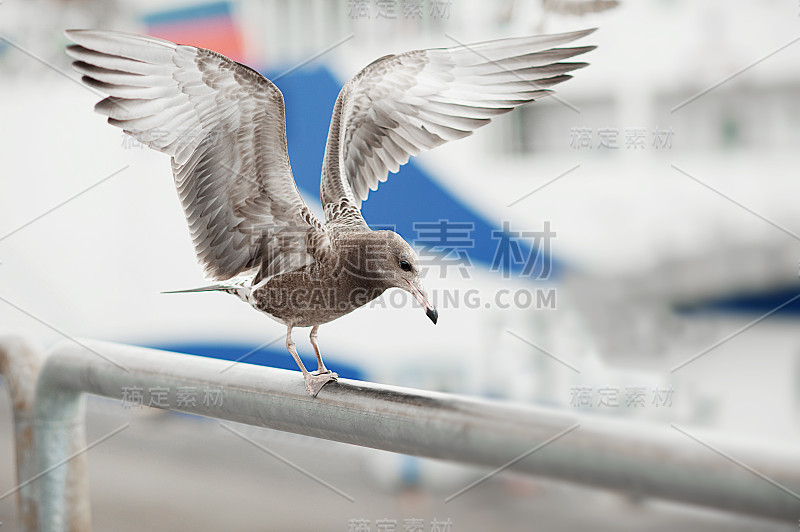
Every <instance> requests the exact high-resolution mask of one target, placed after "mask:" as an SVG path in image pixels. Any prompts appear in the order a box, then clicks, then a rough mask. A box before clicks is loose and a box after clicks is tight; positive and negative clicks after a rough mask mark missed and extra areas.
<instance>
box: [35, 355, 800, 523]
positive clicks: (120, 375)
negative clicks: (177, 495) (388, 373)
mask: <svg viewBox="0 0 800 532" xmlns="http://www.w3.org/2000/svg"><path fill="white" fill-rule="evenodd" d="M99 355H100V356H99ZM109 361H111V362H109ZM112 362H113V363H112ZM205 386H209V387H216V388H220V389H221V390H222V391H223V398H222V400H221V401H219V403H216V402H215V403H214V404H212V403H211V402H208V403H207V402H205V401H203V402H201V401H196V402H194V404H192V403H189V402H184V403H182V404H178V403H179V401H178V399H177V395H176V393H175V391H176V390H177V389H178V388H179V387H194V388H196V389H200V388H201V387H205ZM154 388H158V389H161V390H163V389H167V390H170V391H171V393H169V394H168V397H167V398H166V400H167V401H168V404H167V406H168V408H170V409H172V410H178V411H183V412H188V413H192V414H198V415H201V416H208V417H214V418H219V419H225V420H229V421H235V422H241V423H247V424H250V425H255V426H261V427H269V428H272V429H277V430H282V431H287V432H293V433H297V434H304V435H307V436H313V437H317V438H325V439H329V440H335V441H340V442H345V443H351V444H355V445H362V446H366V447H373V448H377V449H384V450H388V451H394V452H399V453H407V454H412V455H417V456H424V457H431V458H439V459H446V460H454V461H458V462H462V463H467V464H476V465H482V466H489V467H494V468H498V467H501V466H502V467H507V468H508V469H513V470H517V471H523V472H527V473H532V474H536V475H544V476H548V477H552V478H557V479H563V480H568V481H574V482H578V483H581V484H585V485H591V486H597V487H602V488H609V489H614V490H621V491H626V492H632V493H636V494H639V495H643V496H652V497H662V498H666V499H671V500H676V501H684V502H688V503H693V504H699V505H704V506H708V507H713V508H721V509H726V510H733V511H738V512H743V513H749V514H753V515H759V516H766V517H771V518H777V519H786V520H792V521H796V520H797V518H798V516H800V499H798V498H797V497H796V495H795V494H796V493H798V492H800V454H798V451H797V450H796V449H794V448H791V449H784V448H780V447H778V446H775V445H751V444H743V443H736V442H734V441H732V440H731V439H729V438H728V439H721V438H719V437H716V438H715V437H711V436H707V435H703V436H702V439H700V436H696V437H697V440H695V439H693V438H690V437H687V435H686V434H681V433H680V432H678V431H676V430H673V429H671V428H669V427H665V426H660V425H652V424H644V423H633V422H622V421H619V422H617V421H613V422H612V421H609V420H607V419H601V418H591V417H585V418H579V417H578V416H576V415H573V414H571V413H564V412H560V411H548V410H544V409H540V408H533V407H528V406H519V405H510V404H507V403H499V402H491V401H486V400H481V399H473V398H468V397H461V396H455V395H449V394H443V393H434V392H423V391H419V390H411V389H404V388H398V387H393V386H384V385H378V384H372V383H366V382H357V381H350V380H346V379H340V380H339V382H336V383H331V384H329V385H327V386H326V387H325V388H324V389H323V390H322V391H321V392H320V394H319V395H318V396H317V397H316V398H312V397H309V396H308V394H307V393H306V391H305V387H304V385H303V379H302V378H301V377H300V375H299V374H298V373H297V372H292V371H285V370H279V369H274V368H267V367H261V366H253V365H249V364H235V365H233V366H231V362H229V361H224V360H217V359H210V358H203V357H196V356H191V355H184V354H177V353H170V352H165V351H156V350H151V349H144V348H139V347H132V346H125V345H119V344H111V343H105V342H98V341H90V340H86V341H82V345H79V344H77V343H75V342H64V343H61V344H58V345H57V346H56V347H55V348H54V349H53V350H52V351H51V352H50V354H49V357H48V358H47V360H46V362H45V365H44V367H43V368H42V371H41V374H40V377H39V384H38V387H37V395H36V446H37V447H36V449H37V458H38V471H40V472H41V473H39V475H40V478H39V479H38V480H37V483H38V484H39V492H38V493H39V519H40V526H41V529H42V530H46V531H50V530H65V529H70V528H72V529H73V530H84V529H88V526H89V522H88V486H87V483H86V482H85V467H86V463H85V461H83V459H84V457H85V453H81V452H80V451H81V450H82V449H84V448H85V431H84V419H83V418H84V408H83V399H82V398H83V396H84V394H87V393H88V394H94V395H99V396H103V397H109V398H115V399H118V400H120V401H122V400H123V399H124V395H125V393H126V390H131V389H140V390H141V391H142V394H143V397H142V399H143V403H144V404H145V405H147V404H149V402H150V399H151V397H150V390H152V389H154ZM159 400H164V398H163V397H161V398H159ZM694 432H695V431H692V433H693V434H694ZM701 442H702V445H701ZM711 449H719V450H720V451H722V452H724V453H729V455H730V456H731V457H735V458H736V460H730V459H725V458H723V457H722V456H720V455H718V454H717V453H715V452H712V450H711ZM73 456H74V458H72V459H70V457H73ZM737 461H738V462H739V463H736V462H737ZM59 464H64V466H63V467H60V466H59ZM44 472H46V473H44ZM765 479H766V480H765ZM84 512H85V514H84ZM80 527H84V528H80Z"/></svg>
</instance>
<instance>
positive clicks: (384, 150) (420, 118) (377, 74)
mask: <svg viewBox="0 0 800 532" xmlns="http://www.w3.org/2000/svg"><path fill="white" fill-rule="evenodd" d="M592 31H594V30H586V31H577V32H571V33H563V34H558V35H538V36H534V37H519V38H514V39H502V40H497V41H488V42H484V43H478V44H471V45H462V46H456V47H452V48H440V49H432V50H415V51H411V52H406V53H404V54H400V55H389V56H386V57H383V58H381V59H379V60H377V61H375V62H373V63H372V64H370V65H369V66H367V67H366V68H365V69H364V70H362V71H361V72H359V73H358V74H357V75H356V76H355V77H353V79H351V80H350V81H349V82H348V83H347V84H346V85H345V86H344V88H342V91H341V93H340V94H339V98H338V99H337V101H336V106H335V108H334V113H333V119H332V120H331V130H330V133H329V135H328V145H327V147H326V150H325V161H324V162H323V175H322V183H321V186H320V196H321V199H322V205H323V208H324V210H325V218H326V220H327V221H328V223H329V224H334V225H335V224H343V225H355V226H365V225H366V224H365V223H364V220H363V218H362V217H361V214H360V212H359V209H360V208H361V202H362V201H364V200H366V199H367V198H368V196H369V191H371V190H376V189H377V188H378V184H379V183H381V182H383V181H386V179H387V176H388V173H389V172H393V173H394V172H397V171H398V170H399V167H400V166H401V165H403V164H405V163H406V162H408V159H409V157H411V156H414V155H417V154H419V153H420V152H421V151H423V150H429V149H431V148H434V147H436V146H439V145H440V144H443V143H445V142H448V141H451V140H457V139H460V138H464V137H466V136H469V135H471V134H472V132H473V131H474V130H476V129H478V128H479V127H482V126H485V125H486V124H488V123H489V122H490V121H491V119H492V118H494V117H495V116H498V115H501V114H504V113H507V112H509V111H511V110H512V109H514V108H515V107H518V106H520V105H522V104H525V103H528V102H531V101H534V100H536V99H538V98H542V97H544V96H547V95H549V94H551V93H552V92H553V91H552V90H551V87H553V86H555V85H557V84H559V83H562V82H564V81H566V80H568V79H570V77H571V76H569V75H568V74H567V73H568V72H571V71H573V70H576V69H579V68H583V67H585V66H586V65H587V63H582V62H564V61H565V60H566V59H569V58H571V57H574V56H576V55H580V54H583V53H586V52H588V51H590V50H593V49H594V47H593V46H581V47H569V48H559V46H561V45H563V44H567V43H570V42H572V41H575V40H577V39H579V38H581V37H584V36H586V35H588V34H589V33H591V32H592Z"/></svg>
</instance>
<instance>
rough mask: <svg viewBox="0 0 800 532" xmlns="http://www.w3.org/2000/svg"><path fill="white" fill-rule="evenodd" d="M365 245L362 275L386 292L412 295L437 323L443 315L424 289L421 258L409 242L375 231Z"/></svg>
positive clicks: (390, 234) (395, 234)
mask: <svg viewBox="0 0 800 532" xmlns="http://www.w3.org/2000/svg"><path fill="white" fill-rule="evenodd" d="M364 243H365V244H366V249H364V250H363V252H364V253H363V255H362V260H363V261H364V262H362V265H361V266H362V268H361V269H362V271H363V272H364V273H366V275H367V276H368V277H370V278H372V279H374V282H376V283H378V284H380V285H381V287H382V288H384V289H388V288H400V289H402V290H405V291H406V292H409V293H410V294H411V295H413V296H414V299H416V300H417V302H418V303H419V304H420V305H421V306H422V308H424V309H425V315H427V316H428V318H430V320H431V321H432V322H433V323H436V321H437V320H438V319H439V312H438V311H437V310H436V307H435V306H434V305H433V302H432V301H431V299H430V297H428V294H427V292H425V288H424V287H423V286H422V280H421V279H420V264H419V257H418V256H417V253H416V252H415V251H414V249H413V248H412V247H411V246H409V245H408V242H406V241H405V240H403V237H401V236H400V235H398V234H397V233H395V232H394V231H374V232H372V233H371V235H369V237H368V238H367V239H366V241H365V242H364ZM364 259H365V260H364Z"/></svg>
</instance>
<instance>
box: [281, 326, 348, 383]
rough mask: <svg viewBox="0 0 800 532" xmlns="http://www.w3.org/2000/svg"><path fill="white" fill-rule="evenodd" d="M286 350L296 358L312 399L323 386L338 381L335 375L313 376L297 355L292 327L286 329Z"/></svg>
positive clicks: (314, 374)
mask: <svg viewBox="0 0 800 532" xmlns="http://www.w3.org/2000/svg"><path fill="white" fill-rule="evenodd" d="M286 349H288V350H289V353H291V355H292V358H294V361H295V362H297V365H298V366H299V367H300V371H302V372H303V380H305V383H306V391H307V392H308V394H309V395H310V396H311V397H316V396H317V394H318V393H319V391H320V390H321V389H322V387H323V386H325V385H326V384H327V383H329V382H330V381H332V380H336V376H335V375H336V374H335V373H324V374H321V375H318V374H316V372H314V373H313V374H312V373H309V371H308V370H307V369H306V366H305V364H303V361H302V360H300V355H298V354H297V349H296V348H295V343H294V340H292V326H291V325H290V326H288V327H287V328H286Z"/></svg>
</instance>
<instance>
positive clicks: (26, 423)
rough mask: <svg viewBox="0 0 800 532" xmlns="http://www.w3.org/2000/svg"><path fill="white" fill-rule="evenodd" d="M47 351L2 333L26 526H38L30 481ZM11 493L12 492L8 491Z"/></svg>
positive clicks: (0, 359)
mask: <svg viewBox="0 0 800 532" xmlns="http://www.w3.org/2000/svg"><path fill="white" fill-rule="evenodd" d="M43 361H44V352H43V351H42V349H40V348H39V347H38V346H36V345H34V344H33V343H31V342H30V341H28V340H27V339H25V338H22V337H19V336H0V374H2V375H3V377H4V378H5V381H6V384H7V385H8V391H9V394H10V395H11V404H12V405H13V410H14V449H15V451H14V452H15V454H16V465H17V477H16V480H17V487H16V488H14V489H13V490H12V491H15V492H16V493H15V495H16V499H17V508H19V519H20V525H21V527H22V530H24V531H25V532H33V531H34V530H36V529H37V526H38V525H37V522H36V498H35V494H34V491H33V489H34V486H33V485H32V483H31V482H30V481H29V479H31V478H32V477H33V476H34V474H35V471H36V456H35V453H34V439H33V412H34V410H33V404H34V397H35V392H36V380H37V378H38V376H39V370H40V369H41V367H42V362H43ZM7 493H8V495H9V496H10V495H11V492H7Z"/></svg>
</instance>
